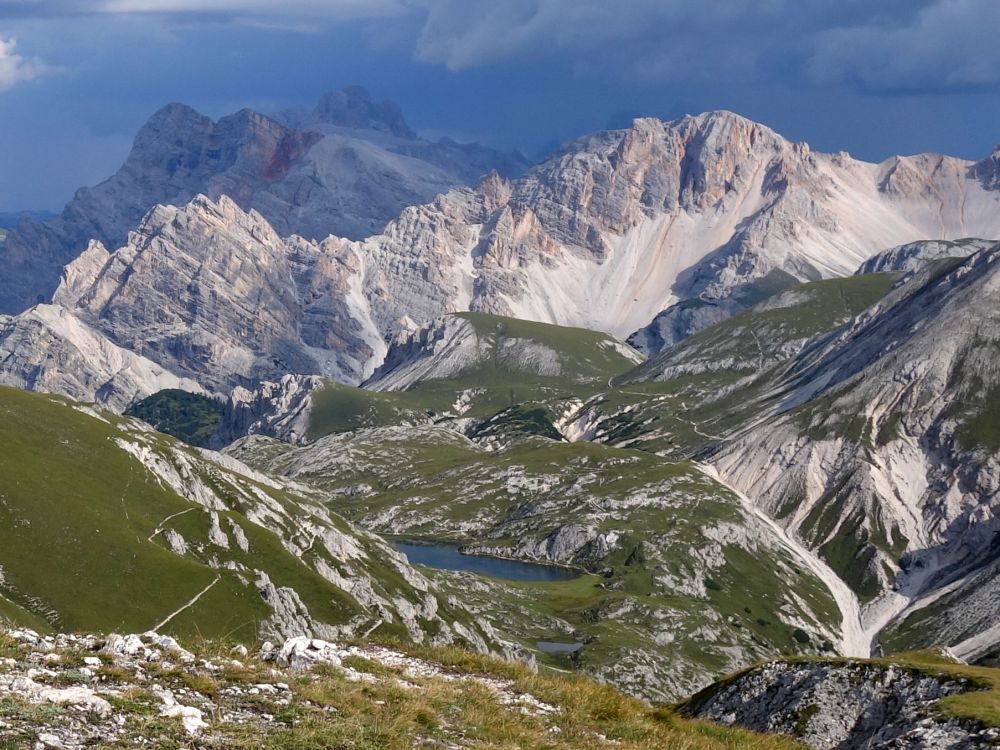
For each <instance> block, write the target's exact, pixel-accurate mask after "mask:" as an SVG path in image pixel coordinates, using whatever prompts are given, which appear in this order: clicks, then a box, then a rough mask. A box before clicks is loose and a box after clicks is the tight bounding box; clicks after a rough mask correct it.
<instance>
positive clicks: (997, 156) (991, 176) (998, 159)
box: [972, 144, 1000, 190]
mask: <svg viewBox="0 0 1000 750" xmlns="http://www.w3.org/2000/svg"><path fill="white" fill-rule="evenodd" d="M972 173H973V175H975V176H976V177H978V178H979V180H980V181H981V182H982V183H983V187H984V188H986V189H987V190H998V189H1000V144H997V145H996V147H995V148H994V149H993V153H992V154H990V155H989V156H987V157H986V158H985V159H983V160H982V161H980V162H977V163H976V164H974V165H973V167H972Z"/></svg>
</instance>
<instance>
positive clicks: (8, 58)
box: [0, 37, 51, 92]
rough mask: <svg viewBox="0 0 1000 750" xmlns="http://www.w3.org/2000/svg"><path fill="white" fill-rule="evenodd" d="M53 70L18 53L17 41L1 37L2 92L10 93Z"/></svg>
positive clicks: (37, 60)
mask: <svg viewBox="0 0 1000 750" xmlns="http://www.w3.org/2000/svg"><path fill="white" fill-rule="evenodd" d="M50 70H51V68H50V67H49V66H47V65H46V64H45V63H43V62H42V61H41V60H39V59H38V58H37V57H35V58H31V59H28V58H25V57H22V56H21V55H19V54H18V53H17V41H16V40H14V39H4V38H2V37H0V92H3V91H8V90H9V89H12V88H13V87H14V86H16V85H17V84H19V83H22V82H23V81H31V80H33V79H35V78H38V77H39V76H41V75H44V74H45V73H48V72H49V71H50Z"/></svg>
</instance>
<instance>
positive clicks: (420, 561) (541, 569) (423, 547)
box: [392, 541, 579, 581]
mask: <svg viewBox="0 0 1000 750" xmlns="http://www.w3.org/2000/svg"><path fill="white" fill-rule="evenodd" d="M392 546H393V547H395V548H396V549H397V550H399V551H400V552H402V553H403V554H404V555H406V556H407V557H408V558H409V559H410V562H411V563H414V564H415V565H426V566H427V567H429V568H440V569H442V570H464V571H468V572H470V573H479V574H481V575H485V576H492V577H493V578H504V579H506V580H508V581H569V580H571V579H573V578H576V577H577V575H579V574H578V573H576V572H575V571H573V570H569V569H567V568H559V567H556V566H555V565H541V564H539V563H526V562H520V561H517V560H502V559H500V558H498V557H481V556H479V555H463V554H462V553H461V552H459V551H458V545H455V544H443V543H438V542H435V543H423V542H402V541H394V542H392Z"/></svg>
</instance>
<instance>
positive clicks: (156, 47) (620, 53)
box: [0, 0, 1000, 211]
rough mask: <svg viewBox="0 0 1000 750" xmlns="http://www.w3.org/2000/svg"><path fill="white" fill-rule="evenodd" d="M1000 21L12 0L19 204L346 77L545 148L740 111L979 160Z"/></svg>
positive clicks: (847, 137)
mask: <svg viewBox="0 0 1000 750" xmlns="http://www.w3.org/2000/svg"><path fill="white" fill-rule="evenodd" d="M276 7H280V8H281V10H280V12H276V11H274V8H276ZM998 29H1000V0H616V1H615V2H612V1H611V0H281V2H277V1H276V0H0V211H3V210H7V211H9V210H16V209H55V208H58V207H60V206H61V205H62V204H63V203H64V202H65V201H66V200H67V199H68V198H69V197H70V195H71V194H72V191H73V190H74V189H75V188H76V187H78V186H80V185H85V184H92V183H94V182H96V181H99V180H100V179H102V178H104V177H106V176H107V175H109V174H110V173H111V172H113V171H114V169H115V168H116V167H117V165H118V164H119V163H120V162H121V160H122V159H123V158H124V156H125V154H126V153H127V152H128V148H129V144H130V141H131V137H132V135H133V134H134V133H135V131H136V129H137V128H138V127H139V126H141V124H142V123H143V121H144V120H145V119H146V118H147V117H148V116H149V115H150V114H151V113H152V112H153V111H155V110H156V109H157V108H159V107H160V106H161V105H163V104H165V103H167V102H169V101H184V102H187V103H189V104H191V105H193V106H195V107H196V108H198V109H200V110H201V111H203V112H205V113H207V114H209V115H212V116H216V117H218V116H221V115H224V114H227V113H229V112H232V111H235V110H237V109H239V108H241V107H244V106H250V107H254V108H256V109H259V110H261V111H264V112H270V111H276V110H279V109H283V108H285V107H288V106H293V105H311V104H312V102H313V101H314V100H315V99H317V98H318V96H319V95H320V94H321V93H322V92H323V91H325V90H327V89H331V88H337V87H340V86H343V85H346V84H361V85H364V86H366V87H367V88H369V89H370V90H371V91H372V92H373V94H374V95H375V96H377V97H380V98H383V97H384V98H391V99H393V100H395V101H397V102H398V103H399V104H400V105H401V106H402V107H403V110H404V112H405V113H406V115H407V119H408V120H409V122H410V124H411V126H412V127H414V128H415V129H417V130H418V131H421V132H423V133H425V134H427V135H429V136H432V137H436V136H438V135H444V134H448V135H452V136H454V137H456V138H459V139H462V140H480V141H483V142H486V143H489V144H491V145H497V146H503V147H511V148H520V149H521V150H522V151H523V152H524V153H526V154H527V155H529V156H532V157H536V156H538V155H540V154H542V153H544V152H545V150H546V149H548V148H551V147H552V146H553V145H554V144H556V143H558V142H560V141H562V140H565V139H568V138H571V137H574V136H576V135H580V134H582V133H586V132H589V131H593V130H597V129H601V128H606V127H617V126H621V125H622V124H624V123H627V122H628V120H629V119H630V118H631V117H633V116H636V115H654V116H658V117H664V118H672V117H677V116H679V115H682V114H684V113H688V112H692V113H693V112H701V111H705V110H709V109H720V108H722V109H731V110H734V111H737V112H740V113H741V114H744V115H747V116H749V117H752V118H754V119H757V120H760V121H762V122H764V123H766V124H768V125H770V126H772V127H774V128H775V129H777V130H778V131H779V132H782V133H783V134H785V135H786V136H788V137H789V138H792V139H793V140H801V141H808V142H809V143H810V144H812V145H813V147H814V148H818V149H822V150H828V151H830V150H842V149H843V150H847V151H850V152H851V153H853V154H855V155H857V156H860V157H863V158H868V159H874V160H880V159H883V158H885V157H886V156H889V155H891V154H894V153H914V152H918V151H941V152H946V153H953V154H956V155H960V156H965V157H968V158H981V157H982V156H984V155H985V154H986V153H988V152H989V150H990V149H991V148H992V147H993V145H994V144H995V143H997V142H1000V45H998V44H997V41H996V38H997V30H998Z"/></svg>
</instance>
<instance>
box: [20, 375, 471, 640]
mask: <svg viewBox="0 0 1000 750" xmlns="http://www.w3.org/2000/svg"><path fill="white" fill-rule="evenodd" d="M0 446H2V450H0V616H4V617H6V618H8V619H11V620H14V621H15V622H19V623H24V624H27V625H30V626H32V627H35V628H39V629H43V630H51V629H62V630H70V631H75V630H105V631H107V630H114V629H125V630H133V631H134V630H138V631H142V630H147V629H150V628H153V627H156V626H160V627H161V628H162V629H163V630H164V632H170V633H177V634H181V635H202V636H214V637H218V636H222V635H226V634H234V635H238V636H239V637H242V638H250V637H256V636H257V635H261V636H264V635H267V634H272V635H282V634H290V633H299V632H302V631H304V630H309V631H311V632H318V633H324V632H325V633H329V634H336V633H346V632H353V631H355V630H364V629H367V628H370V627H372V626H374V625H376V624H379V626H380V627H381V628H382V629H384V630H385V631H386V632H395V633H397V634H398V635H400V636H401V637H409V638H417V639H420V638H426V637H430V636H432V635H433V636H436V637H438V638H439V639H443V640H459V639H463V638H464V639H465V640H467V641H469V642H470V644H472V645H476V644H477V643H478V645H479V646H480V647H483V646H484V645H485V644H484V642H483V640H482V638H481V636H480V634H479V633H478V631H477V630H476V628H475V626H474V625H473V624H472V623H471V617H470V615H469V614H468V613H465V612H463V611H461V609H459V610H458V611H451V610H450V609H449V607H448V606H446V605H445V604H444V603H443V602H439V601H438V600H437V598H436V596H435V594H434V593H433V592H432V591H431V590H430V584H429V583H428V582H427V581H426V579H424V578H423V576H421V575H419V574H418V573H417V572H416V571H415V570H413V569H412V568H411V567H409V566H408V565H407V564H406V563H405V560H404V559H403V558H402V557H401V556H399V555H397V554H396V553H394V552H393V550H392V549H391V548H389V547H388V546H387V545H386V544H385V543H384V542H383V541H381V540H380V539H379V538H378V537H375V536H373V535H371V534H368V533H365V532H363V531H360V530H359V529H357V528H355V527H353V526H352V525H351V524H349V523H348V522H347V521H345V520H344V519H343V518H342V517H341V516H338V515H337V514H336V513H333V512H331V511H330V510H328V509H327V508H326V507H325V506H324V505H322V504H321V503H320V502H319V501H317V500H316V499H315V498H314V497H311V496H310V495H309V494H308V493H307V492H304V491H303V490H302V489H301V488H298V489H297V488H295V487H292V486H290V485H286V484H283V483H280V482H276V481H274V480H271V479H269V478H267V477H265V476H263V475H259V474H257V473H255V472H253V471H251V470H250V469H248V468H247V467H245V466H242V465H240V464H238V463H237V462H234V461H233V460H232V459H230V458H227V457H225V456H221V455H219V454H213V453H210V452H202V451H199V450H197V449H195V448H191V447H189V446H185V445H183V444H181V443H179V442H178V441H176V440H175V439H173V438H170V437H167V436H165V435H162V434H160V433H156V432H154V431H152V430H150V429H149V428H148V427H146V426H144V425H143V424H142V423H141V422H138V421H135V420H130V419H126V418H119V417H115V416H113V415H110V414H105V413H97V412H93V411H91V410H90V409H88V408H86V407H80V406H77V405H74V404H71V403H68V402H66V401H64V400H61V399H58V398H54V397H48V396H43V395H39V394H31V393H25V392H22V391H17V390H13V389H8V388H0ZM461 634H464V635H461Z"/></svg>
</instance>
